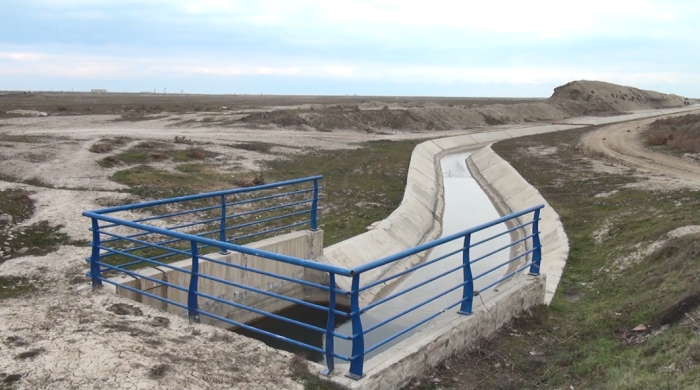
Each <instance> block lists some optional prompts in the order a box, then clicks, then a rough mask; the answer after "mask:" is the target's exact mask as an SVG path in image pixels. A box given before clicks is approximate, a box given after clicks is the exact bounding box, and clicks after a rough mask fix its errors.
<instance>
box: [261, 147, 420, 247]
mask: <svg viewBox="0 0 700 390" xmlns="http://www.w3.org/2000/svg"><path fill="white" fill-rule="evenodd" d="M420 142H422V141H394V142H392V141H372V142H367V143H364V144H362V145H360V148H358V149H352V150H326V151H316V152H311V153H308V154H304V155H299V156H295V157H294V159H293V160H290V161H287V160H276V161H272V162H269V163H268V164H267V165H268V167H269V168H270V169H269V170H268V171H267V172H265V176H266V179H267V182H274V181H279V180H288V179H293V178H301V177H306V176H312V175H323V176H324V180H322V181H321V185H322V186H323V187H324V189H323V190H322V191H321V195H322V197H323V199H322V200H321V202H320V206H321V207H322V208H323V210H322V211H321V212H320V215H321V217H322V219H321V221H319V226H320V228H322V229H323V230H324V244H325V245H326V246H328V245H332V244H334V243H337V242H340V241H343V240H346V239H348V238H350V237H353V236H356V235H358V234H361V233H363V232H364V231H365V228H366V227H367V226H369V225H370V224H372V223H373V222H375V221H379V220H382V219H384V218H386V217H387V216H389V214H391V213H392V212H393V211H394V210H395V209H396V208H397V207H398V206H399V204H401V200H402V199H403V194H404V191H405V188H406V176H407V174H408V164H409V162H410V159H411V153H412V152H413V149H414V148H415V146H416V145H417V144H418V143H420Z"/></svg>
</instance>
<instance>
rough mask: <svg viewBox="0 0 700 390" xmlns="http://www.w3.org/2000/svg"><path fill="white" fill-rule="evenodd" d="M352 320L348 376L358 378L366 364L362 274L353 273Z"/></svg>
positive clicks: (351, 292) (351, 294)
mask: <svg viewBox="0 0 700 390" xmlns="http://www.w3.org/2000/svg"><path fill="white" fill-rule="evenodd" d="M350 321H351V322H352V353H351V359H352V360H351V361H350V372H349V373H348V374H347V377H348V378H351V379H355V380H358V379H360V378H362V377H363V373H362V370H363V369H364V364H365V335H364V330H363V329H362V321H361V320H360V274H353V276H352V288H351V291H350Z"/></svg>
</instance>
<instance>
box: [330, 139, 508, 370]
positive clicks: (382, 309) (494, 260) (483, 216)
mask: <svg viewBox="0 0 700 390" xmlns="http://www.w3.org/2000/svg"><path fill="white" fill-rule="evenodd" d="M470 154H471V152H467V153H457V154H451V155H448V156H445V157H443V158H442V160H441V161H440V165H441V167H442V174H443V182H444V185H445V211H444V215H443V223H442V236H448V235H451V234H454V233H458V232H460V231H463V230H466V229H468V228H470V227H474V226H477V225H480V224H483V223H487V222H489V221H493V220H494V219H498V218H500V217H501V215H500V214H499V213H498V211H497V210H496V208H495V207H494V206H493V204H492V203H491V200H490V199H489V198H488V196H486V194H485V193H484V191H483V190H482V189H481V187H480V186H479V184H478V183H477V182H476V180H474V179H473V178H472V176H471V174H470V173H469V170H468V169H467V165H466V159H467V158H468V157H469V155H470ZM506 230H508V229H507V227H506V226H505V224H500V225H496V226H493V227H491V228H488V229H485V230H483V231H480V232H478V233H476V234H474V235H472V242H478V241H480V240H482V239H485V238H489V237H491V236H494V235H496V234H498V233H502V232H505V231H506ZM510 240H511V238H510V235H508V234H505V235H503V236H501V237H498V238H496V239H494V240H492V241H490V242H487V243H484V244H483V245H479V246H477V247H475V248H472V250H471V252H470V256H471V258H472V259H476V258H478V257H480V256H483V255H486V254H488V253H490V252H492V251H494V250H496V249H498V248H502V247H504V246H506V245H508V244H509V243H510ZM462 246H463V240H461V239H460V240H455V241H452V242H449V243H446V244H443V245H440V246H438V247H436V248H434V249H433V251H432V252H431V254H430V256H429V259H435V258H438V257H441V256H444V255H446V254H448V253H450V252H454V251H456V250H458V249H459V248H461V247H462ZM509 256H510V251H508V250H505V251H501V252H498V253H496V254H494V255H492V256H489V257H487V258H486V259H484V260H482V261H480V262H477V263H475V264H474V265H473V266H472V272H473V275H474V276H477V275H479V274H480V273H483V272H485V271H488V270H489V269H491V268H493V267H495V265H497V264H502V263H504V262H505V261H507V260H508V259H509V258H510V257H509ZM460 264H462V254H461V253H458V254H456V255H453V256H450V257H448V258H446V259H444V260H441V261H439V262H437V263H435V264H431V265H429V266H426V267H424V268H421V269H420V270H418V271H417V272H412V273H411V274H409V276H408V277H407V278H406V279H404V280H403V281H402V282H401V283H400V284H399V286H398V287H397V288H396V289H395V290H394V292H400V291H403V290H405V289H407V288H409V287H412V286H415V285H416V284H420V283H421V282H423V281H425V280H428V279H430V278H433V277H435V276H438V275H440V274H442V273H444V272H445V271H447V270H449V269H453V268H455V267H458V266H459V265H460ZM506 268H507V267H503V268H502V269H499V270H498V271H495V272H493V273H491V274H488V275H487V276H484V277H482V278H481V279H479V280H477V281H476V282H475V288H476V289H477V290H480V289H481V287H483V286H487V285H488V284H490V283H492V282H494V281H496V280H498V279H499V278H501V277H503V275H504V274H505V273H506ZM462 281H463V275H462V271H461V270H459V271H456V272H453V273H451V274H449V275H447V276H444V277H442V278H440V279H437V280H435V281H433V282H431V283H428V284H426V285H424V286H422V287H420V288H417V289H415V290H413V291H411V292H408V293H406V294H404V295H402V296H400V297H397V298H395V299H393V300H391V301H388V302H386V303H384V304H382V305H379V306H377V307H375V308H373V309H371V310H369V311H368V312H366V313H365V314H363V315H362V316H361V319H362V326H363V328H365V329H367V328H369V327H370V326H372V325H375V324H378V323H380V322H382V321H383V320H385V319H387V318H390V317H392V316H394V315H397V314H399V313H401V312H403V311H404V310H406V309H408V308H411V307H413V306H415V305H417V304H419V303H421V302H424V301H425V300H427V299H429V298H431V297H434V296H436V295H438V294H440V293H441V292H444V291H446V290H448V289H449V288H450V287H454V286H457V285H458V284H460V283H462ZM460 299H462V289H457V290H455V291H453V292H451V293H449V294H447V295H445V296H443V297H441V298H438V299H436V300H435V301H433V302H431V303H429V304H426V305H425V306H423V307H421V308H419V309H416V310H414V311H412V312H411V313H408V314H406V315H405V316H402V317H400V318H398V319H396V320H394V321H392V322H390V323H388V324H386V325H383V326H381V327H379V328H377V329H376V330H373V331H372V332H370V333H368V334H366V335H365V348H366V349H367V348H370V347H372V346H373V345H375V344H377V343H379V342H381V341H382V340H385V339H386V338H387V337H389V336H391V335H393V334H396V333H397V332H400V331H401V330H403V329H405V328H408V327H410V326H411V325H414V324H416V323H418V322H420V321H421V320H422V319H424V318H426V317H429V316H430V315H432V314H434V313H435V312H437V311H440V310H442V309H444V308H446V307H448V306H450V305H451V304H453V303H455V302H457V301H459V300H460ZM477 304H480V301H479V299H476V300H475V302H474V305H475V306H476V305H477ZM458 309H459V306H458V307H455V308H453V309H452V310H454V311H457V310H458ZM432 322H434V321H430V322H428V323H426V324H424V325H423V326H421V327H418V328H416V329H415V330H413V331H412V332H408V333H406V334H405V335H403V336H402V337H399V338H397V339H395V340H393V341H391V342H389V343H387V344H385V345H384V346H383V347H381V348H379V349H377V350H376V351H374V352H373V353H370V354H369V355H367V356H366V357H365V358H368V357H371V356H373V355H375V354H377V353H379V352H381V351H383V350H385V349H387V348H389V347H391V346H392V345H395V344H397V343H398V342H400V341H401V340H403V339H405V338H407V337H409V336H410V335H411V334H413V333H415V332H417V331H419V330H420V329H423V328H425V327H426V326H431V325H433V324H432ZM337 332H338V333H341V334H346V335H350V334H352V326H351V324H350V323H349V322H348V323H345V324H343V325H341V326H340V327H339V328H338V329H337ZM335 349H336V351H337V352H338V353H340V354H342V355H345V356H350V355H351V353H350V352H351V343H350V342H349V341H345V340H339V339H336V341H335Z"/></svg>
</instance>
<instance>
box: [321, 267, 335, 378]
mask: <svg viewBox="0 0 700 390" xmlns="http://www.w3.org/2000/svg"><path fill="white" fill-rule="evenodd" d="M328 276H330V278H329V281H328V287H330V289H331V292H330V294H331V295H330V296H329V298H328V320H327V321H326V369H325V370H323V372H321V374H322V375H325V376H329V375H330V374H331V372H333V369H334V368H335V356H333V353H334V344H335V343H334V342H335V336H333V331H334V330H335V274H334V273H332V272H330V273H329V274H328Z"/></svg>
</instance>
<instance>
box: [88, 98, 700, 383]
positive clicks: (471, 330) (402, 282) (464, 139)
mask: <svg viewBox="0 0 700 390" xmlns="http://www.w3.org/2000/svg"><path fill="white" fill-rule="evenodd" d="M697 109H698V107H697V106H691V107H685V108H679V109H665V110H650V111H642V112H635V113H633V114H629V115H620V116H615V117H606V118H577V119H573V120H571V121H570V122H571V123H572V124H567V123H562V124H557V125H546V126H532V127H523V128H512V129H506V130H496V131H489V132H482V133H474V134H467V135H463V136H458V137H451V138H445V139H437V140H433V141H427V142H424V143H422V144H420V145H418V146H417V147H416V149H415V150H414V152H413V154H412V158H411V162H410V167H409V174H408V178H407V185H406V192H405V195H404V199H403V201H402V204H401V205H400V206H399V207H398V208H397V210H395V211H394V212H393V213H392V214H391V215H390V216H389V217H388V218H387V219H385V220H383V221H381V223H379V224H378V226H377V227H376V228H375V229H373V230H371V231H369V232H366V233H364V234H362V235H359V236H356V237H353V238H351V239H349V240H346V241H344V242H341V243H338V244H336V245H332V246H330V247H327V248H323V247H322V242H323V240H322V235H323V232H322V231H320V230H315V229H312V230H308V231H299V232H292V233H288V234H285V235H280V236H278V237H273V238H270V239H266V240H263V241H259V242H256V243H252V244H247V245H246V247H247V248H250V251H248V250H246V251H247V252H248V253H238V252H233V253H229V254H209V255H208V256H209V257H210V258H212V259H215V260H216V261H217V262H219V263H216V262H214V263H211V262H208V261H207V260H202V261H200V262H199V263H198V265H197V267H199V269H198V270H194V271H197V272H206V273H207V274H209V275H216V278H220V279H224V280H229V281H232V282H233V284H231V285H226V286H220V285H214V284H211V285H210V284H208V282H204V283H202V281H200V284H199V285H198V286H197V285H196V286H195V287H198V288H199V289H201V291H205V293H204V294H206V295H207V296H209V297H213V298H220V299H221V300H226V301H230V302H234V303H235V305H233V306H232V305H230V304H228V305H225V304H224V303H223V302H221V301H217V300H216V299H209V300H208V302H206V303H205V302H200V303H199V306H200V307H202V308H206V310H207V311H209V312H211V313H214V316H210V317H209V319H208V320H206V321H207V322H209V323H211V324H213V325H224V324H225V323H222V322H221V320H222V319H225V318H236V322H240V323H248V322H250V321H253V320H255V319H258V318H259V317H260V316H261V314H260V313H257V312H251V311H250V310H246V309H245V308H243V307H241V306H250V307H255V308H256V309H259V310H261V311H263V312H271V313H274V312H278V311H280V310H284V309H285V308H289V307H291V306H293V305H295V304H298V303H299V302H302V301H313V302H320V301H329V300H330V301H332V302H333V304H342V305H350V304H351V303H352V302H350V301H351V299H350V297H349V293H348V292H350V291H356V290H357V288H356V287H357V286H353V280H354V277H353V275H352V272H346V273H345V274H342V273H341V272H344V271H341V270H354V269H359V268H361V267H362V266H363V265H366V264H368V263H371V262H373V261H375V260H377V259H381V258H385V257H387V256H391V255H393V254H395V253H398V252H402V251H406V250H410V249H411V248H415V247H417V246H419V245H421V244H425V243H427V242H430V241H432V240H435V239H437V238H438V237H440V236H445V235H448V234H450V233H452V232H453V230H455V229H456V230H457V231H459V230H464V229H467V228H470V227H471V226H474V225H476V224H479V223H482V222H484V220H483V219H486V220H488V219H489V218H490V219H495V218H497V217H498V216H497V214H495V213H496V212H498V213H499V214H501V215H506V214H510V213H513V212H517V211H519V210H523V209H526V208H528V207H531V206H535V205H538V204H544V206H545V207H544V208H543V209H542V210H541V214H540V219H541V220H540V222H539V239H540V241H541V274H540V275H539V276H530V275H528V274H527V273H516V274H514V275H513V277H512V278H509V279H508V280H504V281H502V282H501V283H499V284H498V285H497V286H496V288H495V289H494V290H491V291H489V292H488V293H487V294H479V299H476V300H474V302H473V308H472V311H471V313H470V314H469V315H463V314H459V313H458V312H457V310H451V311H446V312H444V313H442V314H441V315H439V316H437V317H435V318H434V319H433V320H432V321H431V323H430V324H429V326H423V327H422V328H417V329H415V331H413V332H411V333H407V334H406V335H405V338H403V339H401V338H397V339H396V340H395V342H394V343H392V344H393V345H392V346H390V347H389V348H388V349H386V350H383V351H382V350H376V352H375V353H374V354H372V355H368V356H366V359H365V360H364V367H363V369H361V372H362V374H363V376H362V377H361V378H358V377H357V376H354V378H352V379H351V378H349V377H347V376H346V374H348V371H349V369H350V368H349V367H348V366H347V365H346V364H344V363H341V364H339V365H338V366H337V367H336V368H335V370H331V372H330V373H328V372H326V374H327V375H328V376H329V377H330V378H331V380H333V381H335V382H338V383H340V384H343V385H345V386H347V387H349V388H352V389H386V388H400V387H403V386H404V385H406V384H408V383H409V381H410V380H411V378H413V377H415V376H417V375H420V374H421V373H423V372H425V371H426V370H428V369H430V368H431V367H434V366H436V365H437V364H439V362H441V361H442V360H444V359H445V358H446V357H448V356H450V355H451V354H453V353H454V352H456V351H458V350H460V349H463V348H464V347H466V346H467V345H469V344H471V343H473V342H474V341H476V340H478V339H480V338H483V337H486V336H488V335H489V334H491V333H493V332H494V331H495V330H496V329H498V328H499V327H500V326H502V325H503V324H504V323H505V322H507V321H509V320H510V319H511V318H512V316H513V315H515V314H517V313H519V312H521V311H523V310H525V309H527V308H529V307H531V306H534V305H539V304H543V303H544V304H548V303H549V302H550V301H551V299H552V297H553V295H554V293H555V291H556V287H557V285H558V282H559V280H560V278H561V274H562V272H563V269H564V266H565V263H566V259H567V257H568V252H569V247H568V240H567V238H566V234H565V232H564V229H563V226H562V224H561V222H560V220H559V216H558V215H557V214H556V212H555V210H553V209H552V208H551V207H550V206H549V205H548V204H547V202H546V200H545V199H544V198H543V197H542V196H541V195H540V193H539V192H538V191H537V190H536V189H535V188H534V187H532V186H531V185H530V184H529V183H527V182H526V181H525V180H524V179H523V178H522V177H521V176H520V175H519V174H518V172H517V171H515V169H513V168H512V167H511V166H510V165H509V164H508V163H507V162H505V161H504V160H503V159H501V158H500V157H499V156H498V155H496V154H495V153H494V152H493V151H492V150H491V149H490V147H489V145H490V144H491V143H493V142H496V141H499V140H504V139H510V138H516V137H521V136H527V135H534V134H542V133H548V132H554V131H562V130H570V129H577V128H582V127H586V126H592V125H601V124H609V123H616V122H622V121H629V120H635V119H643V118H648V117H653V116H658V115H666V114H674V113H682V112H685V111H691V110H697ZM573 123H575V124H573ZM462 153H466V154H462ZM460 154H462V155H460ZM460 159H461V160H464V159H466V162H465V164H464V166H466V167H467V168H468V172H467V170H464V171H460V173H459V174H458V176H459V175H462V177H461V178H462V179H466V177H464V176H471V177H472V178H473V182H472V184H470V186H471V188H470V189H468V190H469V191H479V193H478V194H475V195H474V196H476V197H481V198H482V200H483V199H488V200H489V201H490V204H491V205H492V208H491V210H492V212H490V213H489V212H484V214H483V216H482V217H479V218H475V220H474V222H472V221H470V220H469V219H468V218H466V217H464V218H460V217H458V218H456V219H451V218H450V216H451V215H452V211H450V210H451V209H452V206H453V202H457V203H459V202H460V201H463V199H461V198H460V197H458V196H453V194H452V193H450V194H447V193H446V192H447V191H449V190H450V185H449V184H447V185H446V182H447V181H449V180H451V179H453V177H450V172H452V173H454V171H453V170H449V169H448V170H446V171H447V173H448V175H447V176H445V175H443V169H442V168H441V163H443V162H446V163H447V165H448V166H449V165H450V163H451V162H452V163H454V162H455V161H459V160H460ZM477 184H478V187H480V188H477V187H476V185H477ZM457 187H459V186H457ZM458 190H459V189H458ZM462 190H464V188H462ZM446 202H449V203H450V204H449V206H447V207H446ZM470 206H471V205H470V204H458V205H457V207H456V210H461V212H465V211H466V210H467V209H468V208H469V207H470ZM446 210H447V212H448V213H449V215H447V214H446ZM479 211H480V212H481V211H487V210H479ZM91 217H94V215H92V216H91ZM526 217H527V218H526ZM312 220H313V218H312ZM460 220H462V221H463V222H464V225H460ZM530 221H532V216H529V215H528V216H526V215H523V216H521V217H518V218H515V219H514V220H512V221H507V223H506V222H504V223H502V224H499V226H498V227H494V232H503V231H507V229H509V228H511V227H512V226H517V225H519V224H520V225H522V224H526V223H528V222H530ZM499 229H500V230H499ZM494 232H491V233H492V234H493V233H494ZM525 234H527V232H526V233H525ZM531 234H532V233H531ZM502 237H505V238H506V239H509V241H510V242H511V243H512V242H515V241H516V240H518V239H519V237H522V235H520V236H518V235H517V233H516V232H511V233H510V234H506V235H504V236H502ZM495 246H497V247H498V246H503V243H501V244H500V245H495ZM528 248H532V247H531V246H530V247H528V242H527V241H523V242H522V243H520V244H519V246H517V247H516V246H514V247H513V248H511V250H510V252H511V253H510V254H511V255H512V254H513V253H518V251H521V252H522V251H524V250H526V249H528ZM232 250H233V249H232ZM256 250H260V251H265V252H272V253H276V254H279V255H285V256H290V257H293V258H297V259H304V260H307V261H310V262H313V263H315V264H318V265H319V266H320V265H327V266H329V267H336V268H333V269H334V271H333V272H334V273H335V274H333V275H332V276H330V277H329V273H326V272H323V271H322V267H314V268H310V267H309V264H310V263H298V264H297V263H295V264H285V263H281V262H278V261H273V260H271V259H270V258H266V257H265V256H262V255H260V253H259V252H256ZM195 252H196V250H195ZM190 253H191V252H190ZM437 253H439V252H438V251H437V248H436V249H435V250H433V251H423V252H421V253H417V254H415V255H412V256H408V257H406V258H404V259H401V260H399V261H395V262H392V263H388V264H385V265H382V266H380V267H376V268H373V269H370V270H367V271H366V272H363V273H362V286H369V285H373V284H375V283H376V282H378V281H381V280H383V279H385V278H386V277H387V276H389V275H395V274H398V273H402V272H405V271H406V270H409V269H410V268H412V267H414V266H417V265H420V264H422V263H424V262H426V261H430V258H431V256H433V257H434V256H435V255H436V254H437ZM443 253H444V252H443ZM98 257H99V256H98ZM530 258H531V256H526V257H525V258H523V259H522V260H521V261H518V262H517V263H513V264H511V265H509V268H507V270H504V271H503V273H506V272H510V271H511V270H512V269H513V268H517V266H518V264H524V263H526V262H527V261H528V259H530ZM221 263H229V264H235V265H237V266H238V268H227V267H226V265H225V264H221ZM174 264H176V265H177V267H178V268H180V271H167V270H164V269H162V267H152V268H148V269H144V270H141V271H139V272H138V273H137V272H132V273H131V274H130V275H128V276H126V277H123V278H112V279H110V280H111V281H112V282H113V284H114V285H115V287H114V291H115V293H117V294H119V295H122V296H124V297H127V298H130V299H133V300H136V301H139V302H142V303H143V304H148V305H152V306H154V307H158V308H160V309H163V310H169V311H171V312H175V313H178V314H183V315H188V314H189V315H190V316H192V312H191V310H190V311H189V312H188V307H189V306H188V305H191V304H192V294H191V292H190V294H188V293H187V289H190V290H191V288H192V280H191V278H190V276H189V275H187V273H186V272H185V273H183V272H182V270H186V271H187V270H189V271H190V272H193V270H192V264H193V263H192V262H191V261H190V260H183V261H182V263H181V264H180V263H174ZM438 264H439V263H436V264H435V265H438ZM447 264H448V263H445V265H443V267H447V268H449V266H448V265H447ZM188 267H189V268H188ZM246 268H256V269H258V270H262V271H263V273H262V274H261V273H258V274H256V276H255V277H251V275H253V274H252V273H251V272H248V271H247V269H246ZM442 269H444V268H442ZM423 271H425V272H426V274H425V275H423V276H408V277H406V278H398V279H396V280H392V281H391V282H387V283H378V284H376V285H374V286H373V287H372V288H368V289H366V290H364V291H362V293H360V294H358V296H357V299H358V300H359V302H355V304H359V305H360V306H368V305H372V304H373V303H376V302H377V301H379V300H382V299H384V298H386V297H387V296H388V295H390V294H393V293H395V292H396V291H401V290H402V289H405V288H407V287H410V283H415V282H418V281H419V280H425V277H426V276H427V275H428V274H430V275H434V274H435V272H437V271H433V272H429V271H428V270H427V269H424V270H423ZM418 272H421V271H416V274H417V273H418ZM265 273H269V274H275V275H282V276H284V277H286V278H287V279H288V280H280V279H279V278H274V277H272V276H268V275H266V274H265ZM503 273H502V274H503ZM138 275H142V276H145V277H147V279H146V278H142V277H139V276H138ZM409 275H411V274H409ZM494 279H495V276H494ZM159 280H160V281H163V282H167V283H168V285H167V286H166V285H164V284H160V285H159V283H158V281H159ZM210 281H211V279H210ZM214 281H215V280H214ZM296 281H303V282H305V283H306V284H304V283H302V284H299V283H297V282H296ZM484 283H486V282H484ZM237 285H240V286H248V287H253V288H254V289H258V290H261V291H267V292H272V293H274V294H279V295H284V296H286V297H289V298H291V299H290V300H283V301H280V300H279V299H272V298H276V297H275V296H270V295H266V296H261V295H260V294H251V293H250V290H246V289H245V288H241V287H237ZM316 285H323V286H328V288H327V289H326V290H319V289H318V288H315V287H314V286H316ZM177 286H180V287H182V288H180V289H177V288H175V287H177ZM353 288H355V289H354V290H353ZM476 289H477V291H478V290H479V287H478V286H476ZM329 291H336V292H337V293H336V294H330V293H329ZM414 291H415V292H416V293H415V294H414V295H417V296H418V297H419V296H420V291H421V290H420V289H417V290H414ZM146 292H148V293H146ZM406 295H408V294H406ZM158 298H166V299H168V300H169V301H170V302H165V301H163V300H161V299H158ZM405 298H406V299H408V300H404V301H397V302H396V303H395V307H394V309H387V310H386V311H385V312H383V313H382V314H381V316H380V317H377V318H376V319H375V320H373V321H378V320H379V319H381V318H386V317H388V316H390V315H392V314H395V313H396V312H397V310H399V308H401V307H402V305H408V304H409V303H407V302H413V301H411V300H410V299H409V298H408V297H407V296H406V297H405ZM412 299H415V297H414V298H412ZM199 300H202V296H201V295H200V296H199ZM195 301H196V302H195V305H196V304H197V302H199V301H198V300H197V299H196V298H195ZM482 302H483V303H482ZM438 306H439V305H438ZM216 317H219V318H218V319H217V318H216ZM366 318H367V317H365V319H366ZM414 319H415V318H414ZM409 320H410V318H409ZM371 322H372V321H368V322H367V323H368V324H370V323H371ZM406 324H407V323H399V324H398V328H394V330H392V332H394V333H396V332H397V331H399V330H400V328H401V326H404V325H406ZM395 326H396V325H395ZM334 328H335V327H334ZM341 328H342V327H341ZM328 332H329V333H327V335H330V334H332V333H331V332H332V330H328ZM346 333H347V332H346ZM351 333H352V332H351ZM346 342H351V341H350V340H347V339H346V340H344V341H343V340H341V343H346ZM338 348H342V346H341V345H340V344H338ZM320 349H321V350H323V348H320ZM347 356H350V354H347ZM331 360H333V359H331ZM311 366H312V367H313V368H314V370H316V371H317V372H319V373H321V372H324V371H327V366H330V367H331V368H332V363H331V362H328V363H327V365H326V366H324V365H321V364H317V363H311ZM351 376H352V375H351Z"/></svg>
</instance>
